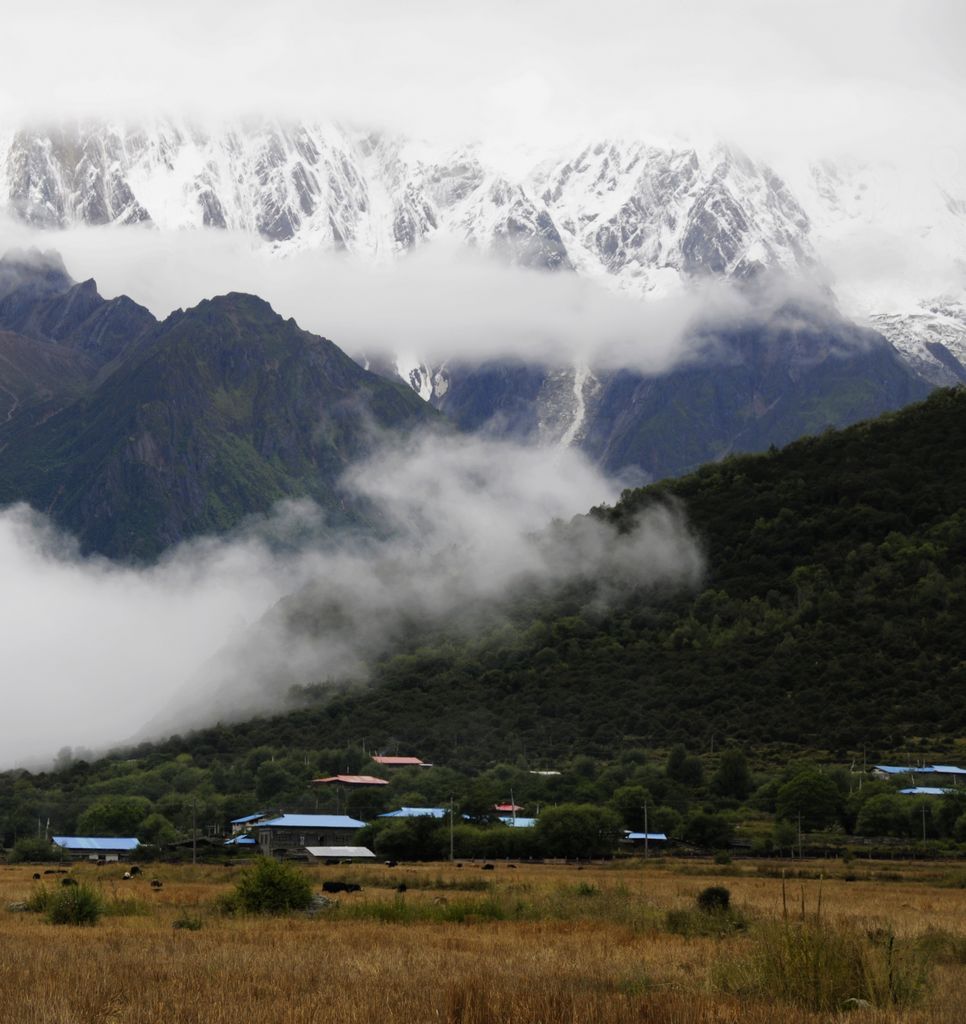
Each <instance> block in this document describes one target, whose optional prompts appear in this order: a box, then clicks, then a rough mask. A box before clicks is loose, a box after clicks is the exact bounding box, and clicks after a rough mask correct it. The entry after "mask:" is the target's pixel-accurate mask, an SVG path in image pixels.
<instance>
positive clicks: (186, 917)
mask: <svg viewBox="0 0 966 1024" xmlns="http://www.w3.org/2000/svg"><path fill="white" fill-rule="evenodd" d="M203 926H204V921H202V919H201V918H200V917H198V916H197V915H196V914H189V913H188V911H187V910H182V911H181V913H180V914H179V915H178V916H177V917H176V918H175V919H174V923H173V925H172V927H173V928H178V929H182V930H184V931H189V932H197V931H201V929H202V927H203Z"/></svg>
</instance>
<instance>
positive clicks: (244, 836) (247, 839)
mask: <svg viewBox="0 0 966 1024" xmlns="http://www.w3.org/2000/svg"><path fill="white" fill-rule="evenodd" d="M225 846H238V847H246V846H247V847H249V848H252V847H255V846H258V840H257V839H256V838H255V837H254V836H250V835H248V833H247V832H239V833H238V835H237V836H232V837H231V839H226V840H225Z"/></svg>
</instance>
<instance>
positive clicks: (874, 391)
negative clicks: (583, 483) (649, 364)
mask: <svg viewBox="0 0 966 1024" xmlns="http://www.w3.org/2000/svg"><path fill="white" fill-rule="evenodd" d="M693 348H694V351H695V352H696V353H698V358H695V359H693V360H691V361H689V362H688V363H686V364H684V365H681V366H679V367H677V368H676V369H674V370H672V371H670V372H668V373H664V374H659V375H652V376H645V375H643V374H641V373H638V372H635V371H633V370H617V371H610V372H606V373H596V374H593V373H587V374H586V375H585V377H584V378H583V380H581V379H580V378H579V377H578V376H577V375H576V374H575V373H574V371H571V370H554V369H551V368H548V367H545V366H538V365H534V364H528V363H525V362H523V361H518V362H508V361H501V362H499V363H487V364H484V365H482V366H477V367H473V366H466V365H460V364H452V365H447V366H446V368H445V370H444V371H442V372H443V374H444V375H445V384H444V386H443V387H441V388H439V387H438V388H436V389H435V390H434V394H433V396H432V399H431V400H432V402H433V404H434V405H435V406H436V407H437V408H439V409H440V410H441V411H442V412H444V413H445V414H446V415H447V416H448V417H449V418H450V419H452V420H453V421H454V422H455V423H456V424H457V425H459V426H460V427H461V428H462V429H465V430H473V431H485V432H487V433H490V434H493V435H495V436H500V437H515V438H525V439H528V440H533V441H542V442H544V443H560V442H561V440H567V437H566V431H567V430H568V429H569V430H570V431H571V436H570V438H569V440H570V442H571V443H574V444H577V445H578V446H579V447H581V448H582V449H583V450H584V451H585V452H586V453H587V455H588V456H589V457H590V458H591V459H593V460H594V461H595V462H597V463H598V464H599V465H601V466H602V467H603V468H605V469H606V470H607V471H608V472H610V473H618V474H623V475H625V476H628V477H629V478H631V479H636V480H641V481H646V480H654V479H660V478H663V477H670V476H679V475H681V474H682V473H687V472H690V471H691V470H693V469H695V468H696V467H698V466H700V465H701V464H703V463H705V462H710V461H714V460H715V459H719V458H721V457H723V456H725V455H728V454H731V453H734V452H757V451H764V450H765V449H767V448H769V447H770V446H772V445H783V444H787V443H788V442H790V441H792V440H794V439H796V438H798V437H801V436H803V435H805V434H818V433H821V432H822V431H823V430H826V429H828V428H829V427H843V426H848V425H849V424H851V423H855V422H858V421H859V420H863V419H868V418H870V417H873V416H877V415H879V414H880V413H882V412H886V411H889V410H892V409H898V408H900V407H901V406H903V405H906V404H908V403H910V402H914V401H916V400H918V399H920V398H924V397H925V396H926V395H927V394H928V393H929V391H930V390H931V385H930V384H929V383H927V382H926V381H924V380H923V379H922V378H920V377H919V376H917V375H916V374H915V373H914V371H912V370H911V369H910V368H909V366H908V365H907V364H906V363H905V362H903V360H902V359H900V357H899V356H898V354H897V353H896V351H895V349H894V348H893V347H892V346H891V345H890V344H889V343H888V342H887V341H886V340H885V339H884V338H883V337H881V336H880V335H878V334H876V333H875V332H874V331H869V330H864V329H862V328H859V327H857V326H856V325H854V324H852V323H850V322H849V321H848V320H846V319H844V318H842V317H841V316H839V315H838V314H836V313H835V312H834V311H832V310H831V309H829V308H827V307H826V308H816V307H811V308H804V307H802V306H795V307H791V306H789V307H786V308H784V309H782V310H779V311H778V313H777V314H775V315H774V316H772V317H770V318H768V319H764V320H757V321H754V322H749V323H745V324H743V325H741V326H738V327H730V328H727V329H722V328H715V327H714V326H713V325H707V326H706V327H704V328H702V329H701V330H700V331H699V332H697V337H696V339H695V342H694V345H693ZM578 392H579V394H580V403H579V404H580V408H575V405H577V404H578V403H577V401H576V396H577V394H578ZM575 426H576V429H575Z"/></svg>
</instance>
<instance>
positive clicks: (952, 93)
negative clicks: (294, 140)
mask: <svg viewBox="0 0 966 1024" xmlns="http://www.w3.org/2000/svg"><path fill="white" fill-rule="evenodd" d="M8 7H10V8H11V9H8V10H5V11H4V16H3V40H4V43H3V44H0V45H2V51H0V52H2V58H3V59H2V60H0V116H3V117H4V118H5V119H9V118H11V117H13V118H21V117H22V116H24V115H30V116H38V115H44V116H51V115H53V116H61V115H64V114H65V113H70V112H74V113H91V112H93V113H98V114H101V113H103V112H105V111H107V110H113V111H116V112H128V113H132V112H133V113H144V112H145V111H150V112H157V111H171V110H173V109H174V110H179V111H180V110H186V109H190V110H193V111H197V112H199V113H204V114H215V115H217V114H223V113H226V112H235V113H237V112H239V111H267V112H272V113H278V112H285V113H289V114H302V115H304V114H316V113H319V112H324V113H328V114H330V115H336V116H339V117H342V118H346V119H356V120H360V121H366V122H375V123H382V124H386V125H389V126H390V127H394V128H398V129H401V130H405V131H408V132H417V133H420V134H426V135H430V136H440V135H442V136H448V137H466V136H468V135H469V136H487V137H490V138H495V137H499V138H501V139H505V140H510V141H513V142H516V143H519V142H521V141H523V140H526V141H530V142H534V143H545V142H546V141H547V140H549V139H562V138H568V139H569V138H571V137H573V136H575V135H582V134H586V133H588V132H592V133H594V134H600V133H601V132H602V131H636V132H646V133H650V134H656V135H662V136H667V135H673V134H675V133H680V134H683V135H686V136H691V137H693V136H694V135H695V134H696V133H701V132H708V133H710V134H714V135H725V136H727V137H729V138H730V139H734V140H735V141H737V142H739V143H743V144H745V145H748V146H750V147H752V148H754V149H755V151H756V152H758V153H760V154H761V155H762V156H766V157H768V156H774V155H775V154H781V153H785V152H788V151H799V150H804V151H806V152H808V153H809V154H814V153H815V152H816V151H821V152H823V153H829V154H832V155H835V154H836V153H837V151H838V150H840V149H842V148H845V149H847V150H850V151H853V152H861V153H866V152H872V151H877V152H879V153H882V152H888V151H889V150H890V149H894V148H895V147H896V145H897V143H905V144H906V145H909V144H912V145H913V146H914V147H916V148H917V149H919V150H920V151H921V150H922V149H928V150H930V151H934V150H935V151H941V150H943V149H948V148H950V146H951V145H952V144H953V143H954V142H955V141H956V140H957V138H959V137H961V133H962V118H961V111H962V109H963V100H964V92H966V90H964V71H963V63H964V62H963V60H962V54H961V47H962V40H963V39H964V38H966V5H964V4H962V3H961V2H959V0H916V2H900V0H844V2H843V0H838V2H829V0H805V2H803V0H781V2H776V0H677V2H674V3H668V2H667V0H658V2H653V0H603V2H597V3H593V4H591V3H587V2H586V0H525V2H521V0H488V2H486V3H477V4H472V5H471V4H467V3H459V2H455V3H454V2H442V0H406V2H405V3H401V2H399V0H364V2H360V3H355V4H338V5H336V4H332V3H325V2H318V0H276V2H274V3H271V4H267V3H264V2H263V0H258V2H255V0H169V2H167V3H164V4H150V5H148V4H132V3H130V2H128V0H89V2H88V3H85V4H77V3H75V2H74V0H55V2H53V3H45V4H42V5H40V4H34V5H29V4H28V5H16V7H15V8H14V7H13V5H8Z"/></svg>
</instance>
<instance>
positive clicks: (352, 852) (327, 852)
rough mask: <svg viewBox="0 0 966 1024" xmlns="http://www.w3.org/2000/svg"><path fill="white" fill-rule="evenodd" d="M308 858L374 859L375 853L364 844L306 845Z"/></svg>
mask: <svg viewBox="0 0 966 1024" xmlns="http://www.w3.org/2000/svg"><path fill="white" fill-rule="evenodd" d="M305 852H306V853H307V854H308V855H309V860H375V859H376V855H375V854H374V853H373V852H372V850H370V849H369V848H368V847H365V846H306V848H305Z"/></svg>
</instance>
